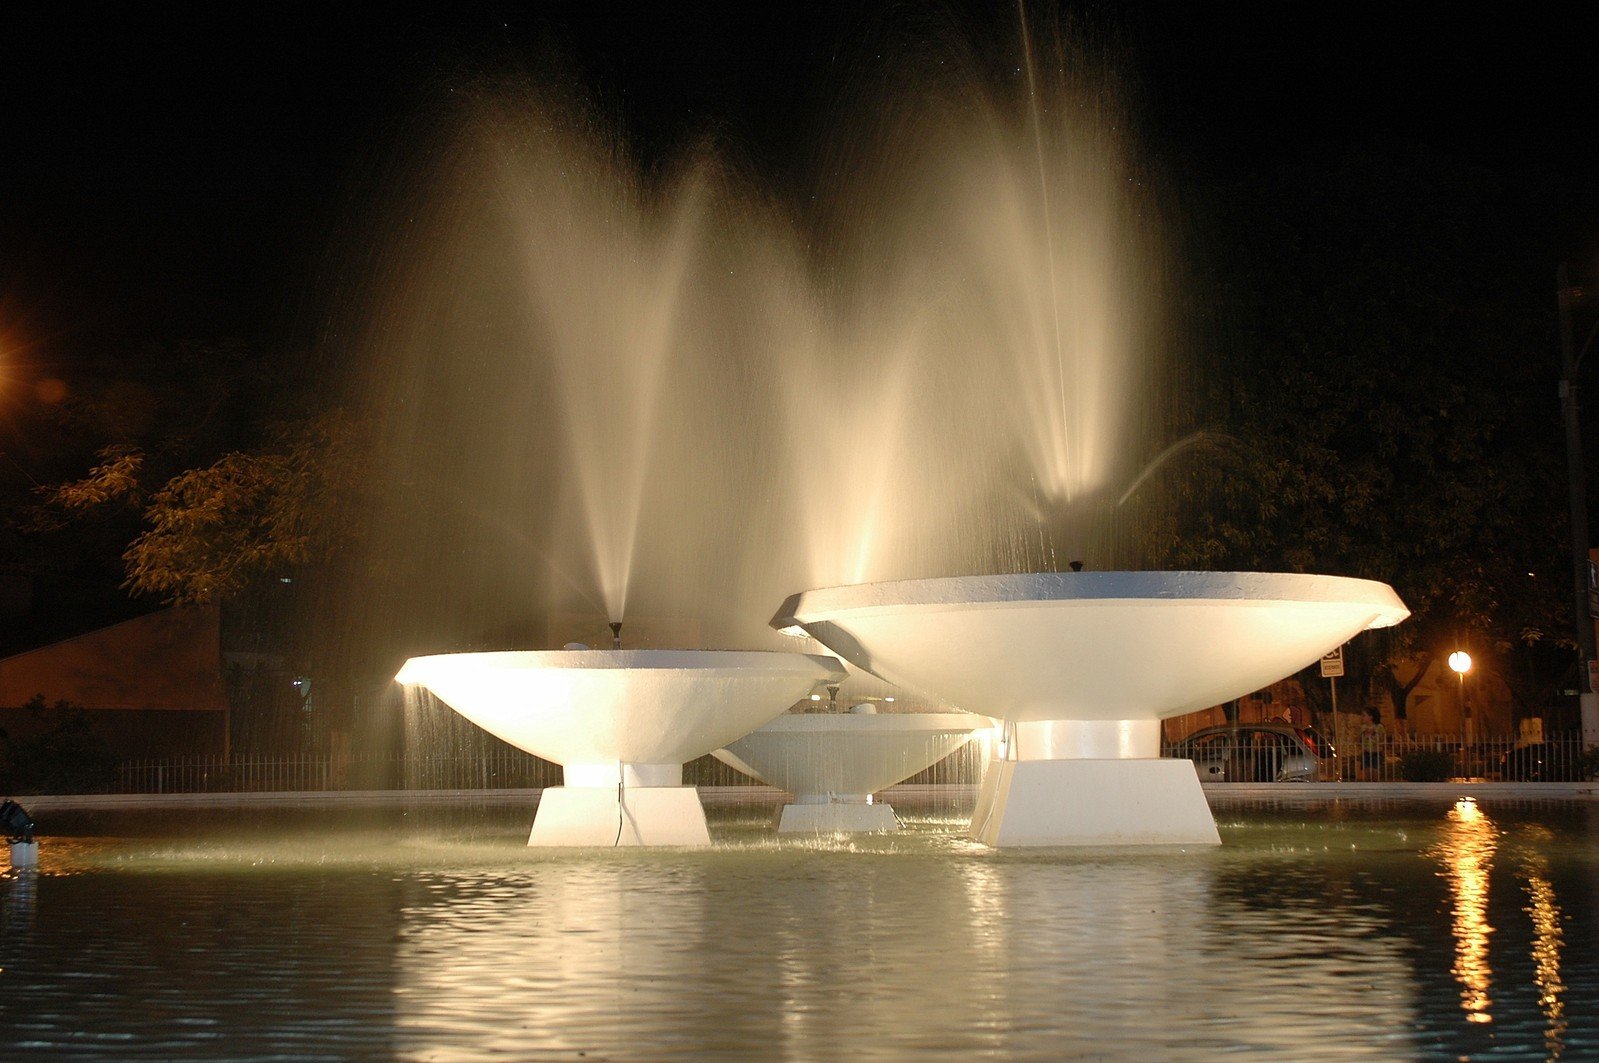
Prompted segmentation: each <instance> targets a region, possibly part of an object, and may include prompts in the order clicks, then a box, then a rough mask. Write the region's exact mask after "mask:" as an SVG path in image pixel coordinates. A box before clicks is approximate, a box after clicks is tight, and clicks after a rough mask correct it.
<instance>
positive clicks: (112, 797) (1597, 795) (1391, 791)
mask: <svg viewBox="0 0 1599 1063" xmlns="http://www.w3.org/2000/svg"><path fill="white" fill-rule="evenodd" d="M1202 785H1203V789H1204V791H1205V797H1206V799H1207V800H1212V801H1214V800H1216V799H1218V798H1219V799H1222V800H1226V799H1228V798H1232V797H1243V798H1250V799H1253V800H1258V799H1261V798H1270V799H1272V800H1281V801H1293V800H1302V799H1317V800H1325V799H1327V798H1338V797H1344V798H1357V799H1366V798H1390V799H1391V798H1401V797H1403V798H1437V799H1444V798H1457V797H1465V796H1472V797H1478V798H1487V799H1491V798H1519V799H1527V798H1544V799H1557V800H1579V801H1580V800H1586V801H1599V782H1592V781H1590V782H1514V783H1507V782H1437V783H1416V782H1412V783H1372V782H1347V783H1292V784H1284V783H1205V784H1202ZM541 793H542V790H540V789H520V790H496V789H490V790H286V791H276V792H269V793H237V794H232V793H223V794H36V795H17V796H18V797H19V800H20V803H21V804H23V805H24V806H25V807H26V808H27V809H28V811H29V812H31V813H33V814H34V816H35V817H38V816H39V815H41V814H46V815H47V814H49V813H51V812H78V811H115V810H118V809H140V808H272V807H281V806H296V807H318V806H321V807H376V808H388V807H398V806H408V805H450V804H463V805H481V804H506V805H521V804H527V803H529V802H532V801H536V800H537V799H538V797H539V795H540V794H541ZM699 793H700V800H701V801H702V802H703V803H704V804H706V805H712V806H714V805H730V804H741V803H744V802H754V801H772V802H781V801H782V800H783V799H784V798H786V797H787V792H786V791H784V790H779V789H777V788H776V787H772V786H702V787H700V788H699ZM976 793H977V786H976V784H972V783H953V784H951V783H945V784H931V785H901V786H891V787H889V788H888V789H887V790H884V791H883V795H884V797H885V799H888V800H891V801H894V802H900V801H903V802H905V803H906V804H908V805H911V806H914V805H916V804H917V802H918V801H919V800H920V801H927V800H933V799H937V798H945V799H949V798H968V797H970V798H972V799H975V797H976Z"/></svg>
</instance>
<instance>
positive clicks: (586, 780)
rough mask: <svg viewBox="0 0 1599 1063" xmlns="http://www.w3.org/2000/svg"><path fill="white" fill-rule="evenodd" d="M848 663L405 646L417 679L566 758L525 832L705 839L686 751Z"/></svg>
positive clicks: (719, 740)
mask: <svg viewBox="0 0 1599 1063" xmlns="http://www.w3.org/2000/svg"><path fill="white" fill-rule="evenodd" d="M843 676H844V669H843V667H842V666H841V665H839V663H838V662H837V661H835V660H833V659H832V658H830V657H820V656H814V655H810V654H802V653H771V652H759V651H747V652H741V651H733V650H622V649H611V650H587V649H579V650H554V651H510V652H499V653H446V654H438V655H436V656H431V657H413V658H411V659H410V660H408V661H406V662H405V666H404V667H403V668H401V669H400V673H399V675H397V676H396V677H395V678H396V679H397V680H398V681H399V682H401V683H404V684H408V685H416V686H423V687H426V688H427V689H428V690H430V691H432V692H433V693H434V694H435V695H436V696H437V697H438V698H439V699H440V700H442V701H444V702H445V703H447V704H448V705H450V707H451V708H453V709H455V711H456V712H459V713H460V714H461V715H462V716H465V717H466V718H467V719H469V720H471V721H472V722H473V723H475V724H477V725H478V726H479V727H482V728H483V729H484V730H485V731H488V732H489V733H490V734H493V735H495V736H496V737H498V738H501V739H503V740H504V741H506V742H509V743H510V744H511V745H513V746H516V747H517V748H518V749H521V750H525V751H526V752H529V753H532V754H534V755H535V756H539V757H543V758H544V759H545V760H549V761H553V762H555V763H557V764H560V765H562V767H563V768H564V770H565V783H566V785H564V786H558V787H549V788H547V789H545V791H544V793H543V795H542V796H541V797H540V798H539V807H538V813H537V815H536V816H535V817H534V820H533V830H532V833H531V834H530V835H529V836H528V844H529V845H601V846H621V845H709V844H710V834H709V833H708V831H707V829H706V826H705V810H704V809H703V808H702V807H701V805H700V800H699V794H698V792H697V791H696V790H695V789H694V788H693V787H688V786H684V785H683V762H684V761H687V760H692V759H694V758H695V757H698V756H702V755H704V754H705V753H708V752H710V751H711V750H713V749H715V748H717V747H718V746H722V745H726V744H727V743H728V742H731V741H733V740H734V739H736V738H738V737H739V736H740V735H743V734H744V733H746V732H748V731H749V730H750V729H751V728H754V727H758V726H760V725H761V724H762V723H765V722H766V721H767V720H770V719H771V718H772V717H774V716H776V715H778V714H779V713H781V712H782V711H783V710H784V709H786V708H788V706H789V705H791V704H793V703H794V702H796V701H798V700H799V699H800V698H802V697H804V696H805V695H806V694H808V693H810V691H811V690H812V689H814V688H815V687H816V686H818V685H819V684H821V683H825V682H837V681H838V680H840V679H842V678H843Z"/></svg>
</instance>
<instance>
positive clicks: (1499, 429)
mask: <svg viewBox="0 0 1599 1063" xmlns="http://www.w3.org/2000/svg"><path fill="white" fill-rule="evenodd" d="M1518 194H1520V193H1518V192H1517V191H1516V190H1514V189H1507V188H1506V187H1504V186H1503V185H1502V184H1501V183H1500V182H1498V181H1497V180H1496V179H1493V178H1491V177H1488V176H1487V175H1484V174H1479V173H1471V172H1467V171H1463V170H1461V169H1460V168H1458V167H1456V166H1454V165H1452V164H1449V163H1447V162H1445V161H1443V160H1434V159H1425V158H1423V159H1414V160H1409V161H1407V162H1405V163H1402V164H1395V163H1392V162H1377V161H1373V160H1355V161H1351V162H1348V163H1346V164H1344V165H1343V166H1341V167H1340V168H1338V169H1337V170H1336V171H1334V172H1331V173H1313V172H1309V171H1292V172H1282V173H1277V174H1271V175H1267V176H1265V177H1263V178H1257V179H1254V180H1251V181H1249V182H1246V183H1242V184H1240V185H1237V186H1234V187H1232V188H1228V189H1226V190H1224V192H1223V193H1222V194H1221V195H1219V196H1218V197H1217V198H1216V200H1215V201H1214V202H1212V203H1211V204H1209V206H1208V208H1207V209H1203V210H1200V211H1197V212H1196V214H1197V216H1198V217H1199V219H1200V221H1199V222H1198V224H1197V225H1196V230H1195V232H1194V233H1193V234H1192V237H1193V239H1192V243H1193V244H1194V246H1195V247H1196V249H1198V250H1197V252H1196V254H1195V256H1194V258H1193V261H1194V262H1195V266H1194V269H1193V270H1192V277H1191V279H1190V281H1189V283H1188V284H1187V285H1186V289H1187V291H1188V292H1189V293H1190V298H1189V299H1188V301H1187V303H1186V306H1185V307H1184V308H1183V318H1184V321H1183V325H1182V331H1183V332H1184V333H1185V334H1187V335H1188V336H1190V337H1194V340H1193V350H1192V352H1191V353H1192V355H1193V358H1192V361H1193V363H1194V365H1195V368H1194V370H1193V373H1192V380H1191V381H1190V391H1191V392H1192V393H1194V394H1195V395H1196V397H1197V401H1196V402H1195V404H1194V413H1193V420H1194V422H1195V424H1194V427H1201V428H1204V429H1206V430H1208V432H1209V433H1210V434H1211V435H1212V436H1213V437H1214V438H1217V439H1223V440H1226V441H1227V444H1228V445H1226V446H1213V447H1207V448H1204V450H1202V451H1199V452H1198V453H1197V460H1194V461H1190V462H1188V463H1186V464H1184V465H1182V466H1180V467H1178V468H1175V469H1173V470H1172V471H1170V472H1168V473H1165V474H1164V476H1163V479H1164V481H1165V483H1166V485H1167V495H1166V500H1165V504H1164V506H1163V507H1162V511H1161V512H1160V513H1159V514H1158V515H1156V516H1155V517H1154V519H1152V520H1151V522H1150V523H1151V526H1152V527H1153V528H1154V529H1155V531H1156V539H1155V541H1154V543H1153V544H1152V553H1153V555H1154V557H1155V559H1156V561H1157V562H1158V563H1162V564H1168V565H1171V566H1173V567H1216V568H1230V567H1247V568H1267V569H1285V570H1288V571H1322V572H1332V573H1339V574H1345V575H1354V576H1363V577H1367V578H1371V579H1378V580H1382V581H1384V582H1387V583H1390V584H1392V585H1393V586H1394V587H1395V588H1396V590H1398V592H1399V593H1400V596H1401V597H1402V598H1403V599H1404V600H1405V602H1406V603H1407V604H1408V605H1409V606H1410V608H1411V610H1412V617H1411V619H1410V620H1409V621H1407V622H1406V623H1405V624H1403V625H1401V626H1399V627H1398V628H1395V629H1391V630H1389V631H1386V632H1379V633H1374V634H1373V635H1368V636H1366V638H1365V639H1363V640H1361V642H1362V645H1361V646H1360V649H1359V650H1358V652H1357V651H1354V648H1353V647H1352V652H1351V653H1350V655H1349V658H1350V660H1349V669H1350V680H1351V686H1353V687H1354V688H1355V689H1357V690H1360V689H1364V688H1365V686H1366V685H1367V684H1368V683H1371V682H1376V683H1377V684H1379V685H1381V686H1382V687H1384V688H1385V689H1387V690H1388V691H1389V692H1390V693H1391V694H1393V696H1394V703H1395V707H1396V711H1397V712H1398V713H1399V714H1400V716H1401V718H1402V717H1403V715H1404V712H1405V709H1406V705H1407V700H1408V694H1409V691H1410V689H1412V688H1413V686H1414V684H1413V683H1411V682H1401V681H1400V680H1399V679H1398V678H1397V674H1396V669H1397V668H1398V667H1399V666H1400V665H1401V664H1403V663H1404V662H1407V661H1418V662H1421V663H1425V661H1426V660H1427V659H1428V658H1429V657H1430V656H1434V655H1437V654H1439V653H1441V652H1447V650H1448V649H1449V648H1451V647H1450V644H1451V643H1457V642H1458V641H1459V640H1471V641H1472V642H1473V643H1474V644H1475V646H1476V647H1478V648H1485V649H1489V650H1491V651H1492V652H1493V653H1494V654H1497V655H1500V656H1502V657H1506V658H1508V657H1512V656H1516V657H1520V658H1522V659H1521V660H1520V662H1519V663H1520V664H1521V665H1527V664H1529V663H1536V664H1538V665H1539V667H1538V668H1535V669H1534V670H1535V671H1539V672H1541V673H1542V674H1545V675H1546V674H1547V658H1548V655H1547V654H1545V653H1532V654H1530V655H1529V654H1527V652H1526V651H1528V650H1529V649H1530V648H1531V647H1543V646H1546V645H1548V644H1549V643H1551V642H1553V643H1559V642H1560V641H1561V640H1562V639H1563V638H1564V636H1563V634H1561V632H1563V631H1564V628H1565V623H1564V619H1563V617H1564V609H1565V607H1564V604H1563V603H1564V593H1565V587H1566V576H1565V572H1566V566H1565V564H1564V563H1563V562H1562V560H1561V557H1562V549H1561V533H1562V531H1563V525H1564V518H1563V509H1562V507H1563V498H1564V495H1563V492H1562V491H1561V490H1560V489H1559V488H1558V487H1557V485H1558V484H1559V483H1560V476H1561V459H1560V454H1559V451H1558V445H1559V438H1560V437H1559V429H1558V422H1557V421H1556V420H1555V418H1556V417H1557V414H1558V410H1557V409H1556V408H1555V406H1554V403H1553V401H1552V400H1551V399H1550V395H1552V393H1553V386H1552V380H1553V375H1554V373H1553V370H1554V363H1553V360H1552V357H1553V356H1552V354H1551V353H1550V352H1551V351H1552V349H1553V348H1552V346H1551V343H1552V318H1551V310H1550V305H1549V304H1551V302H1552V301H1551V298H1550V297H1549V295H1548V293H1547V291H1546V290H1545V289H1546V288H1547V283H1546V281H1547V277H1545V276H1544V274H1545V273H1547V272H1548V271H1547V270H1544V269H1542V266H1543V263H1542V262H1541V261H1539V260H1538V258H1537V255H1536V253H1535V249H1530V248H1529V247H1528V246H1527V241H1528V237H1527V235H1526V234H1525V233H1522V232H1520V231H1518V230H1512V229H1510V228H1509V227H1508V226H1504V225H1500V226H1498V227H1496V225H1495V222H1494V219H1497V218H1501V217H1514V216H1517V215H1518V214H1520V213H1522V212H1517V211H1510V210H1506V209H1505V200H1506V199H1507V198H1508V197H1511V196H1514V195H1518ZM1529 367H1531V368H1529ZM1545 367H1547V368H1545ZM1507 670H1508V669H1507ZM1306 686H1307V689H1308V690H1311V691H1312V692H1313V694H1312V696H1313V697H1314V696H1315V695H1316V694H1319V693H1320V692H1321V691H1320V688H1321V684H1319V683H1307V684H1306Z"/></svg>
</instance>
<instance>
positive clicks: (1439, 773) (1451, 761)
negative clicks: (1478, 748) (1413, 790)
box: [1399, 749, 1455, 782]
mask: <svg viewBox="0 0 1599 1063" xmlns="http://www.w3.org/2000/svg"><path fill="white" fill-rule="evenodd" d="M1454 773H1455V755H1454V754H1453V753H1449V752H1447V751H1445V750H1442V749H1412V750H1411V751H1410V752H1408V753H1404V754H1402V755H1401V756H1400V757H1399V777H1400V778H1401V779H1403V780H1405V781H1406V782H1448V781H1449V777H1450V776H1451V775H1453V774H1454Z"/></svg>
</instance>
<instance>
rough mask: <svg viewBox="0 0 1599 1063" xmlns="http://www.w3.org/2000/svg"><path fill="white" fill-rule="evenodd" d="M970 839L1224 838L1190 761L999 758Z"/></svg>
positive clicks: (1127, 841) (987, 777)
mask: <svg viewBox="0 0 1599 1063" xmlns="http://www.w3.org/2000/svg"><path fill="white" fill-rule="evenodd" d="M970 836H971V838H972V839H973V840H974V841H979V842H982V843H983V844H985V845H992V846H996V847H999V848H1004V847H1007V846H1025V845H1036V846H1043V845H1220V844H1221V836H1220V835H1219V834H1217V833H1216V821H1215V819H1214V818H1213V817H1212V816H1211V814H1210V805H1209V804H1207V803H1206V801H1205V792H1204V790H1203V789H1201V788H1200V785H1199V776H1197V775H1196V774H1194V765H1193V762H1192V761H1187V760H1167V759H1116V760H1075V759H1073V760H996V761H994V762H993V763H991V764H990V765H989V766H988V771H987V772H986V773H985V774H984V776H983V785H982V787H981V788H980V789H979V790H978V793H977V808H976V810H975V811H974V812H973V813H972V828H971V835H970Z"/></svg>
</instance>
